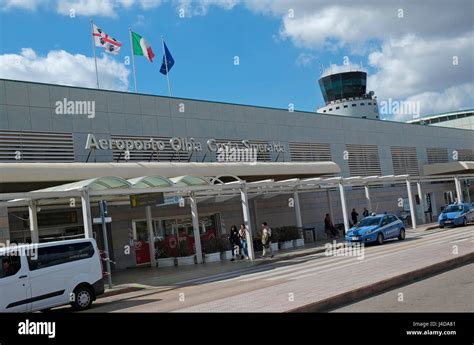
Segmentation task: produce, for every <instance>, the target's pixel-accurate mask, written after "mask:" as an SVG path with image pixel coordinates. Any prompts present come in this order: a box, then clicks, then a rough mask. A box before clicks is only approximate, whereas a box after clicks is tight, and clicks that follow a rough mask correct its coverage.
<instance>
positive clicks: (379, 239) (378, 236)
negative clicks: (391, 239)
mask: <svg viewBox="0 0 474 345" xmlns="http://www.w3.org/2000/svg"><path fill="white" fill-rule="evenodd" d="M382 243H383V235H382V234H378V235H377V244H382Z"/></svg>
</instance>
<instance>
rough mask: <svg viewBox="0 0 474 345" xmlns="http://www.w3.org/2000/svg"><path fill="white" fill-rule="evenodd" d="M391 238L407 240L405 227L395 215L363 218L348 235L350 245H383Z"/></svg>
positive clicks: (347, 239)
mask: <svg viewBox="0 0 474 345" xmlns="http://www.w3.org/2000/svg"><path fill="white" fill-rule="evenodd" d="M390 238H398V239H399V240H404V239H405V225H404V224H403V222H402V221H401V220H400V219H398V217H397V216H395V215H393V214H377V215H373V216H369V217H365V218H363V219H362V220H361V221H360V222H359V223H357V224H356V225H355V226H353V227H352V228H350V229H349V231H348V232H347V234H346V241H347V242H348V243H371V242H377V243H378V244H382V243H383V241H385V240H388V239H390Z"/></svg>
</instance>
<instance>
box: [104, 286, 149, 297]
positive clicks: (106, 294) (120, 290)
mask: <svg viewBox="0 0 474 345" xmlns="http://www.w3.org/2000/svg"><path fill="white" fill-rule="evenodd" d="M140 290H145V288H144V287H143V288H141V287H134V286H129V287H125V288H117V289H113V290H108V291H105V292H104V293H103V294H102V295H100V296H97V299H101V298H105V297H110V296H115V295H121V294H124V293H128V292H135V291H140Z"/></svg>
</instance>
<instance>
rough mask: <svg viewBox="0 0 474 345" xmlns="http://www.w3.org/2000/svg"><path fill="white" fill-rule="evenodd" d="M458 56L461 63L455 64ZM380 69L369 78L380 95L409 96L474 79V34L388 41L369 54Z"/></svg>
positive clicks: (410, 36) (377, 68)
mask: <svg viewBox="0 0 474 345" xmlns="http://www.w3.org/2000/svg"><path fill="white" fill-rule="evenodd" d="M453 57H457V60H458V64H457V65H455V64H453V61H454V62H455V58H453ZM368 60H369V65H370V66H371V67H374V68H375V69H376V70H377V72H376V73H375V74H374V75H371V76H370V77H369V80H368V84H369V87H370V88H372V89H374V90H375V91H376V92H377V94H378V95H379V97H382V98H387V97H409V96H412V95H414V94H417V93H419V92H420V91H439V90H441V89H446V88H449V87H452V86H455V85H459V84H464V83H466V82H469V81H472V76H473V75H474V66H473V64H472V61H474V34H473V33H468V34H466V35H463V36H459V37H456V38H439V39H429V40H428V39H423V38H419V37H416V36H414V35H407V36H405V37H403V38H401V39H399V40H389V41H387V42H385V43H384V44H383V45H382V48H381V50H380V51H377V52H373V53H371V54H370V55H369V56H368Z"/></svg>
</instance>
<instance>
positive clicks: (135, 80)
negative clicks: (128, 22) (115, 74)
mask: <svg viewBox="0 0 474 345" xmlns="http://www.w3.org/2000/svg"><path fill="white" fill-rule="evenodd" d="M128 31H129V32H130V49H131V50H132V65H133V81H134V83H135V93H137V74H136V73H135V55H133V39H132V29H131V28H128Z"/></svg>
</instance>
